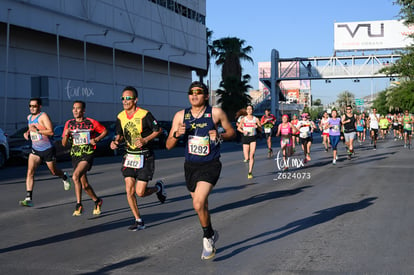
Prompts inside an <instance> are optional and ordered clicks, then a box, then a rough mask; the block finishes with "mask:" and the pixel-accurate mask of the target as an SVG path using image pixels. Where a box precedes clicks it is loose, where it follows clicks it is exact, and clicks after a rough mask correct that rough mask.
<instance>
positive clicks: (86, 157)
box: [72, 154, 94, 171]
mask: <svg viewBox="0 0 414 275" xmlns="http://www.w3.org/2000/svg"><path fill="white" fill-rule="evenodd" d="M93 158H94V155H93V154H89V155H82V156H76V157H75V156H72V167H73V169H76V167H77V166H78V164H79V162H81V161H86V162H87V163H88V164H89V167H88V171H89V170H91V168H92V164H93Z"/></svg>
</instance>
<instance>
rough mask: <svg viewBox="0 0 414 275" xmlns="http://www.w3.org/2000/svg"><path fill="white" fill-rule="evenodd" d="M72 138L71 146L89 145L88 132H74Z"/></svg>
mask: <svg viewBox="0 0 414 275" xmlns="http://www.w3.org/2000/svg"><path fill="white" fill-rule="evenodd" d="M72 137H73V145H86V144H89V143H90V138H91V136H90V132H89V131H81V132H74V133H73V134H72Z"/></svg>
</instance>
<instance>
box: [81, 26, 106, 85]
mask: <svg viewBox="0 0 414 275" xmlns="http://www.w3.org/2000/svg"><path fill="white" fill-rule="evenodd" d="M107 34H108V30H104V32H103V33H90V34H85V35H84V36H83V85H84V86H85V87H86V38H87V37H89V36H106V35H107Z"/></svg>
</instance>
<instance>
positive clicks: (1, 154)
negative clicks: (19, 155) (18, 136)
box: [0, 128, 9, 168]
mask: <svg viewBox="0 0 414 275" xmlns="http://www.w3.org/2000/svg"><path fill="white" fill-rule="evenodd" d="M8 159H9V143H8V141H7V137H6V135H5V134H4V131H3V130H2V129H1V128H0V168H3V167H4V165H5V164H6V161H7V160H8Z"/></svg>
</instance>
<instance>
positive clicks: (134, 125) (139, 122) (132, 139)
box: [110, 86, 167, 231]
mask: <svg viewBox="0 0 414 275" xmlns="http://www.w3.org/2000/svg"><path fill="white" fill-rule="evenodd" d="M121 100H122V104H123V106H124V110H123V111H121V112H120V113H119V114H118V116H117V121H116V136H115V139H114V140H113V141H112V142H111V144H110V147H111V149H112V150H115V149H117V148H118V146H119V145H120V144H121V142H125V146H126V154H125V155H124V158H123V164H122V175H123V176H124V180H125V189H126V194H127V200H128V204H129V207H130V208H131V211H132V214H133V215H134V218H135V221H134V223H133V224H132V225H131V226H130V227H129V228H128V230H130V231H137V230H141V229H144V228H145V224H144V221H143V219H142V218H141V215H140V212H139V210H138V205H137V198H136V196H135V194H136V195H138V196H139V197H146V196H149V195H152V194H154V193H155V194H157V197H158V200H159V201H160V202H161V203H164V202H165V200H166V199H167V193H166V191H165V187H164V183H163V182H162V181H161V180H158V181H157V182H156V183H155V186H154V187H148V182H149V181H150V180H152V177H153V175H154V171H155V158H154V152H153V148H152V143H151V141H152V140H153V139H154V138H156V137H157V136H158V135H159V134H160V133H161V131H162V129H161V127H160V126H159V125H158V122H157V120H156V119H155V118H154V116H153V115H152V114H151V112H149V111H147V110H145V109H142V108H140V107H138V106H137V102H138V91H137V90H136V89H135V88H134V87H132V86H127V87H125V88H124V90H123V91H122V97H121Z"/></svg>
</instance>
